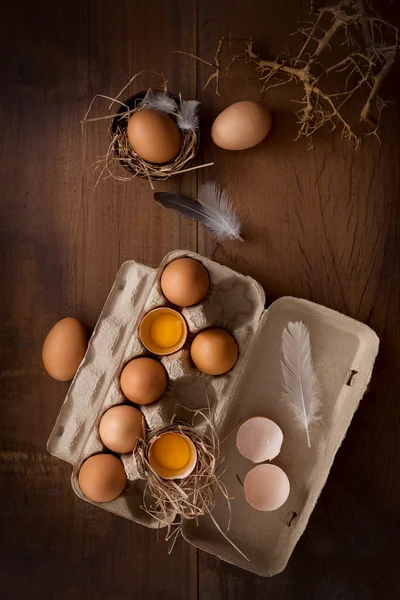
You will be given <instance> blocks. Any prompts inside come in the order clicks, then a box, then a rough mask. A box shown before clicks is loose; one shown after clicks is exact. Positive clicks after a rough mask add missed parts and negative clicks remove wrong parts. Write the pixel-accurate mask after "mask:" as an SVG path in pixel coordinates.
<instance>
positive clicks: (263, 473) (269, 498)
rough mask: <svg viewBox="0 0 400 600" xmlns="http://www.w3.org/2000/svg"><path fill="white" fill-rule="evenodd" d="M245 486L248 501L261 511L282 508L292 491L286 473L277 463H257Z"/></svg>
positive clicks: (248, 475) (249, 473)
mask: <svg viewBox="0 0 400 600" xmlns="http://www.w3.org/2000/svg"><path fill="white" fill-rule="evenodd" d="M243 487H244V493H245V496H246V500H247V502H248V503H249V504H250V505H251V506H252V507H253V508H256V509H257V510H261V511H271V510H276V509H277V508H280V507H281V506H282V505H283V504H284V503H285V502H286V500H287V499H288V496H289V492H290V483H289V479H288V477H287V475H286V473H285V472H284V471H282V469H281V468H280V467H277V466H276V465H266V464H264V465H257V466H256V467H254V468H253V469H251V471H249V472H248V473H247V475H246V478H245V480H244V484H243Z"/></svg>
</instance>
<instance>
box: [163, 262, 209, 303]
mask: <svg viewBox="0 0 400 600" xmlns="http://www.w3.org/2000/svg"><path fill="white" fill-rule="evenodd" d="M209 288H210V278H209V276H208V272H207V269H206V268H205V267H204V266H203V265H202V264H201V263H200V262H199V261H198V260H194V259H193V258H178V259H177V260H174V261H172V262H170V263H169V265H167V266H166V267H165V269H164V271H163V272H162V275H161V290H162V293H163V294H164V296H165V297H166V298H167V300H169V301H170V302H172V304H176V305H177V306H193V305H194V304H197V303H198V302H201V300H203V298H204V297H205V296H206V295H207V293H208V290H209Z"/></svg>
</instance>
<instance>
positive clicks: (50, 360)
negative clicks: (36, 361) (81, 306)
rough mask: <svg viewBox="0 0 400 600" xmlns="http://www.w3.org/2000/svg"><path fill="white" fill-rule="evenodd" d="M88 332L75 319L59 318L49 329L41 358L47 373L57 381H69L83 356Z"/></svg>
mask: <svg viewBox="0 0 400 600" xmlns="http://www.w3.org/2000/svg"><path fill="white" fill-rule="evenodd" d="M87 346H88V334H87V331H86V329H85V327H84V326H83V325H82V323H80V322H79V321H78V320H77V319H73V318H71V317H68V318H66V319H61V321H59V322H58V323H56V324H55V325H54V327H53V328H52V329H51V330H50V331H49V333H48V334H47V337H46V339H45V341H44V344H43V350H42V360H43V365H44V368H45V369H46V371H47V373H48V374H49V375H51V377H53V378H54V379H57V380H58V381H70V380H71V379H73V378H74V375H75V373H76V371H77V369H78V367H79V365H80V363H81V361H82V359H83V357H84V356H85V352H86V349H87Z"/></svg>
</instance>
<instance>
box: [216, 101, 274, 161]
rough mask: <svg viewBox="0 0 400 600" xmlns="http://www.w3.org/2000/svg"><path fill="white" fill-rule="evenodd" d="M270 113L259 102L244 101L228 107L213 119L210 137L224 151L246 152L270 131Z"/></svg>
mask: <svg viewBox="0 0 400 600" xmlns="http://www.w3.org/2000/svg"><path fill="white" fill-rule="evenodd" d="M271 123H272V119H271V113H270V111H269V109H268V108H267V107H266V106H265V105H263V104H260V103H259V102H252V101H250V100H244V101H242V102H236V103H235V104H231V106H228V108H226V109H225V110H224V111H222V113H220V114H219V115H218V117H217V118H216V119H215V121H214V123H213V126H212V128H211V137H212V140H213V142H214V144H216V145H217V146H219V147H220V148H224V149H225V150H246V149H247V148H252V147H253V146H256V145H257V144H259V143H260V142H262V141H263V139H264V138H265V137H266V136H267V135H268V133H269V131H270V129H271Z"/></svg>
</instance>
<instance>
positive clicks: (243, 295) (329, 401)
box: [48, 250, 379, 576]
mask: <svg viewBox="0 0 400 600" xmlns="http://www.w3.org/2000/svg"><path fill="white" fill-rule="evenodd" d="M183 256H187V257H192V258H194V259H196V260H198V261H200V262H201V263H202V264H203V265H204V266H205V268H206V269H207V271H208V273H209V276H210V282H211V285H210V290H209V293H208V294H207V296H206V298H205V299H204V301H203V302H202V303H200V304H198V305H196V306H194V307H190V308H184V309H182V311H181V312H182V315H183V316H184V318H185V319H186V322H187V324H188V330H189V336H188V340H187V342H186V344H185V346H184V347H183V348H182V349H181V350H180V351H178V352H176V353H174V354H172V355H169V356H165V357H162V358H161V362H162V364H163V365H164V367H165V369H166V370H167V373H168V377H169V384H168V388H167V390H166V393H165V394H164V396H163V397H162V398H161V399H160V400H159V401H158V402H156V403H154V404H151V405H147V406H143V407H141V409H142V412H143V414H144V416H145V419H146V422H147V426H148V427H149V428H150V429H155V428H158V427H160V426H162V425H165V424H167V423H169V422H170V420H171V418H172V417H173V415H177V416H178V417H179V416H182V417H185V416H186V417H187V410H188V409H189V410H195V409H197V408H204V405H205V397H206V396H207V397H208V399H209V402H210V406H211V409H212V411H213V418H214V423H215V427H216V430H217V433H218V435H219V438H220V440H225V441H224V442H223V443H222V454H223V457H224V458H223V461H224V467H226V468H225V472H224V475H223V476H222V481H223V483H224V484H225V486H226V487H227V490H228V492H229V494H230V496H234V500H233V501H232V502H231V507H232V508H231V514H229V512H228V510H227V504H226V500H225V499H224V498H223V497H222V496H220V495H219V493H218V492H217V496H216V507H215V509H214V511H213V516H214V518H215V519H216V520H217V522H218V524H219V525H220V527H221V528H222V529H224V530H226V529H227V527H228V521H229V520H230V529H229V532H228V535H229V537H230V538H231V540H232V541H233V542H234V543H235V544H236V545H237V546H238V547H239V548H240V549H241V550H242V551H243V553H244V554H245V555H246V557H247V559H246V558H244V557H243V556H241V555H240V554H239V553H238V552H237V551H236V550H235V549H234V548H233V546H232V545H230V544H229V542H228V541H227V540H226V539H225V538H224V537H223V536H221V534H220V533H219V532H218V531H217V529H216V528H215V524H214V523H213V522H212V521H211V519H210V518H209V517H207V516H205V517H201V518H200V519H198V520H197V521H187V522H185V525H184V527H183V536H184V537H185V539H186V540H187V541H188V542H189V543H191V544H193V545H194V546H196V547H198V548H201V549H203V550H205V551H207V552H210V553H212V554H215V555H216V556H219V557H220V558H221V559H223V560H226V561H227V562H231V563H233V564H236V565H238V566H240V567H242V568H244V569H247V570H250V571H253V572H255V573H258V574H260V575H263V576H271V575H274V574H276V573H279V572H280V571H282V570H283V569H284V567H285V565H286V563H287V561H288V559H289V557H290V555H291V553H292V551H293V549H294V547H295V545H296V543H297V541H298V539H299V537H300V535H301V534H302V533H303V531H304V529H305V527H306V525H307V522H308V519H309V517H310V514H311V512H312V510H313V508H314V506H315V503H316V501H317V499H318V496H319V494H320V493H321V490H322V488H323V486H324V484H325V481H326V478H327V476H328V473H329V471H330V468H331V465H332V462H333V459H334V457H335V454H336V451H337V450H338V448H339V446H340V444H341V442H342V439H343V437H344V435H345V433H346V431H347V428H348V426H349V424H350V421H351V418H352V416H353V414H354V412H355V410H356V409H357V406H358V403H359V401H360V399H361V398H362V396H363V394H364V392H365V390H366V387H367V385H368V382H369V379H370V377H371V373H372V368H373V364H374V360H375V357H376V354H377V351H378V345H379V340H378V338H377V336H376V334H375V333H374V332H373V331H372V330H371V329H370V328H369V327H367V326H366V325H363V324H362V323H359V322H358V321H355V320H353V319H350V318H349V317H346V316H344V315H342V314H340V313H337V312H335V311H332V310H330V309H328V308H325V307H323V306H319V305H317V304H314V303H312V302H309V301H306V300H301V299H298V298H291V297H285V298H281V299H280V300H277V301H276V302H274V303H273V304H272V305H271V306H270V307H269V309H268V310H265V295H264V292H263V290H262V288H261V286H260V285H259V284H258V283H257V282H256V281H255V280H254V279H252V278H250V277H246V276H244V275H241V274H239V273H237V272H235V271H233V270H231V269H229V268H227V267H225V266H222V265H220V264H218V263H216V262H214V261H211V260H209V259H207V258H205V257H203V256H199V255H198V254H196V253H194V252H189V251H182V250H179V251H175V252H171V253H170V254H168V255H167V256H166V257H165V259H164V260H163V262H162V263H161V264H160V266H159V268H158V269H152V268H149V267H147V266H144V265H141V264H139V263H136V262H134V261H128V262H126V263H124V264H123V265H122V267H121V268H120V270H119V272H118V275H117V277H116V280H115V283H114V285H113V288H112V290H111V292H110V295H109V297H108V299H107V301H106V303H105V305H104V308H103V311H102V313H101V315H100V318H99V320H98V323H97V325H96V327H95V330H94V332H93V335H92V337H91V339H90V342H89V346H88V349H87V352H86V355H85V357H84V359H83V361H82V363H81V365H80V367H79V369H78V371H77V373H76V375H75V378H74V380H73V382H72V384H71V386H70V388H69V390H68V393H67V396H66V399H65V401H64V404H63V407H62V409H61V412H60V414H59V416H58V418H57V421H56V424H55V426H54V429H53V432H52V434H51V436H50V438H49V441H48V450H49V452H50V453H51V454H53V455H54V456H57V457H59V458H61V459H63V460H65V461H67V462H69V463H70V464H71V465H72V466H73V470H72V476H71V482H72V487H73V489H74V491H75V493H76V494H77V495H78V496H79V497H80V498H82V499H83V500H86V501H88V502H89V500H88V499H87V498H86V497H85V496H83V494H82V493H81V491H80V489H79V485H78V480H77V475H78V473H79V469H80V467H81V465H82V463H83V462H84V461H85V460H86V459H87V458H88V457H89V456H91V455H92V454H96V453H98V452H102V451H104V450H105V447H104V445H103V444H102V442H101V440H100V437H99V434H98V426H99V422H100V419H101V417H102V415H103V414H104V412H105V411H106V410H108V409H109V408H110V407H111V406H114V405H116V404H120V403H123V402H125V401H126V399H125V398H124V396H123V394H122V392H121V389H120V385H119V378H120V374H121V371H122V369H123V367H124V366H125V364H126V363H127V362H129V361H130V360H132V359H133V358H136V357H139V356H142V355H148V354H149V353H148V352H147V351H146V350H145V348H144V346H143V345H142V343H141V341H140V338H139V334H138V327H139V323H140V321H141V319H142V317H143V316H144V315H145V314H146V313H147V312H148V311H149V310H151V309H153V308H156V307H159V306H165V305H168V302H167V300H166V299H165V298H164V296H163V295H162V293H161V288H160V277H161V273H162V271H163V269H164V268H165V266H166V265H167V264H168V263H169V262H171V261H172V260H175V259H177V258H180V257H183ZM295 320H300V321H303V322H304V323H305V325H306V326H307V327H308V328H309V330H310V337H311V344H312V351H313V357H314V364H315V370H316V374H317V377H318V379H319V382H320V384H321V387H322V398H323V400H322V408H321V423H320V425H319V426H313V428H312V430H311V443H312V445H311V448H308V446H307V442H306V441H305V439H304V432H302V431H300V430H298V429H297V428H296V426H295V424H294V422H293V418H292V414H291V411H290V410H288V408H287V405H286V404H285V403H284V402H282V392H283V388H282V375H281V366H280V361H281V339H282V332H283V330H284V328H285V327H286V325H287V323H288V322H289V321H295ZM210 326H215V327H222V328H223V329H226V330H228V331H229V332H230V333H232V335H233V336H234V337H235V339H236V341H237V343H238V347H239V358H238V361H237V363H236V365H235V366H234V368H233V369H232V370H231V371H230V372H229V373H227V374H225V375H221V376H218V377H212V376H208V375H205V374H203V373H200V372H199V371H198V370H197V369H195V367H194V365H193V363H192V362H191V359H190V352H189V348H190V342H191V340H192V339H193V337H194V335H195V334H196V333H197V332H198V331H200V330H202V329H204V328H207V327H210ZM255 415H261V416H266V417H269V418H271V419H272V420H274V421H275V422H276V423H277V424H278V425H279V426H280V428H281V429H282V431H283V434H284V440H283V445H282V450H281V452H280V454H279V456H278V457H277V458H276V459H275V460H274V461H273V462H274V464H277V465H278V466H280V467H281V468H282V469H283V470H284V471H285V472H286V473H287V475H288V477H289V480H290V484H291V490H290V495H289V498H288V500H287V501H286V503H285V504H284V505H283V506H282V507H281V508H279V509H278V510H276V511H273V512H269V513H268V512H259V511H257V510H255V509H254V508H252V507H251V506H250V505H249V504H248V503H247V502H246V500H245V497H244V493H243V487H242V482H243V479H244V477H245V476H246V473H247V472H248V471H249V470H250V469H251V467H252V463H250V461H248V460H246V459H245V458H244V457H243V456H241V455H240V453H239V452H238V450H237V448H236V443H235V438H236V428H237V425H238V422H241V421H243V420H245V419H247V418H249V417H252V416H255ZM121 460H122V462H123V464H124V468H125V471H126V474H127V478H128V483H127V486H126V488H125V491H124V492H123V493H122V494H121V496H119V497H118V498H117V499H116V500H113V501H112V502H107V503H102V504H98V506H100V507H101V508H103V509H106V510H109V511H111V512H114V513H116V514H118V515H120V516H122V517H125V518H127V519H131V520H133V521H135V522H138V523H141V524H142V525H145V526H146V527H150V528H157V527H159V523H158V522H157V521H156V520H155V519H153V518H152V517H151V516H149V515H148V514H146V513H145V512H144V511H143V510H142V508H141V505H142V498H143V490H144V486H145V482H144V481H143V480H142V479H140V477H139V473H138V471H137V468H136V462H135V459H134V454H133V455H132V454H129V455H128V454H127V455H122V456H121Z"/></svg>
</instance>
